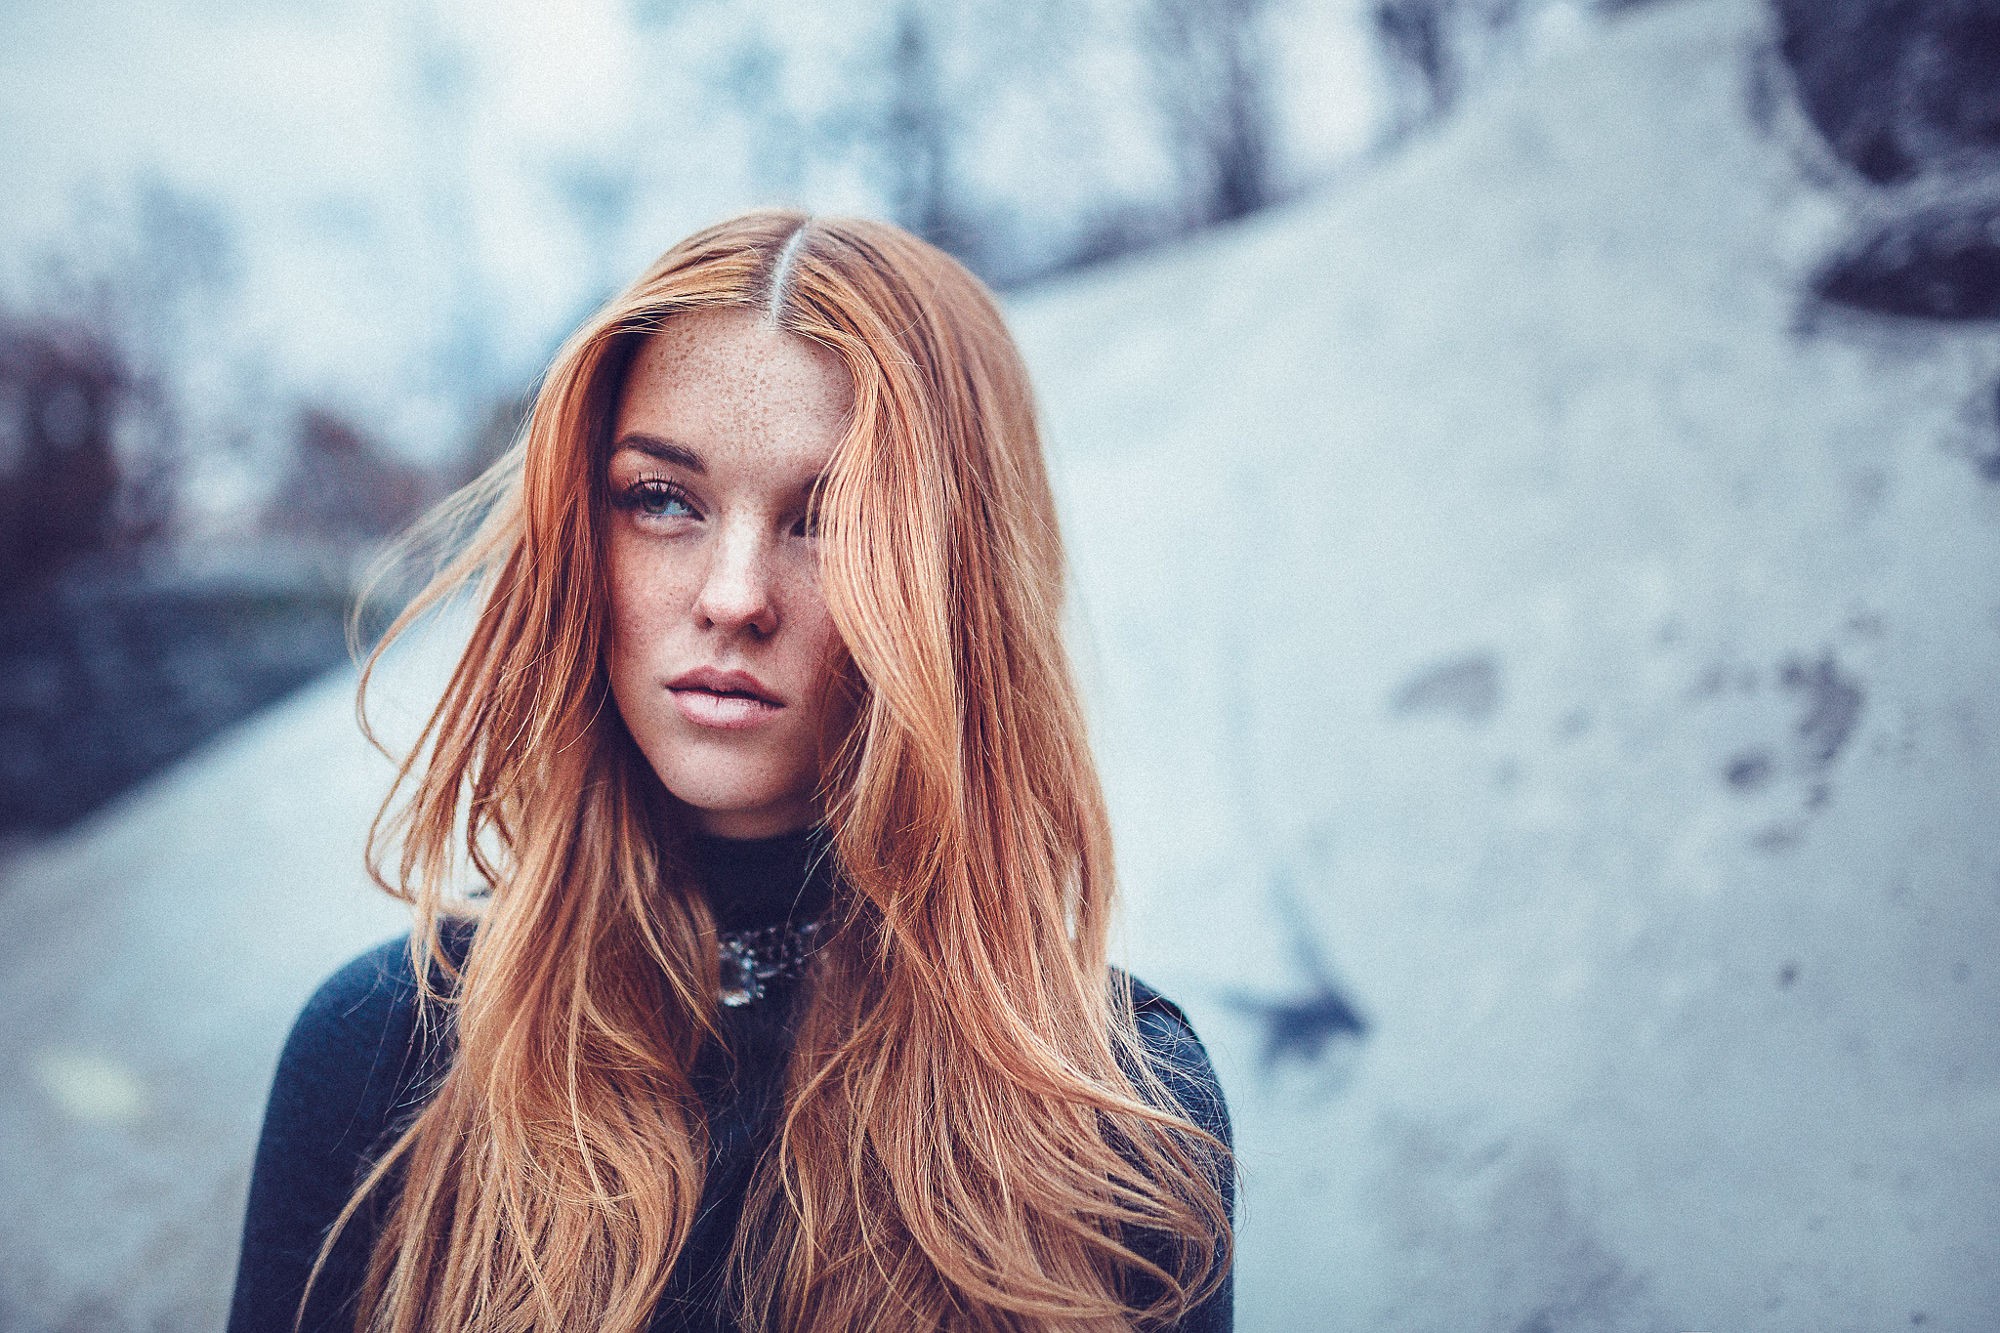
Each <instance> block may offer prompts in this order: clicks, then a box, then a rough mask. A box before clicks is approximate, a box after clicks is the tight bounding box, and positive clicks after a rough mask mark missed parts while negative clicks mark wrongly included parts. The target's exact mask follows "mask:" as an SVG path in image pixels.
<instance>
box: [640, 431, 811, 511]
mask: <svg viewBox="0 0 2000 1333" xmlns="http://www.w3.org/2000/svg"><path fill="white" fill-rule="evenodd" d="M620 449H636V450H638V451H639V452H640V453H642V454H645V455H647V456H648V457H650V458H657V459H659V460H660V461H661V462H663V463H676V464H679V465H680V466H681V467H684V468H686V469H687V470H688V471H690V472H693V473H695V474H696V475H698V476H703V477H705V476H707V475H708V466H707V464H705V463H703V462H702V461H701V455H700V454H698V453H696V452H695V451H694V450H692V449H690V448H688V447H687V446H686V445H684V444H677V443H675V442H674V441H672V440H667V439H662V438H661V437H660V436H658V435H648V434H646V432H644V431H639V430H634V431H627V432H625V434H623V435H621V436H619V437H618V438H617V439H616V440H615V441H613V442H612V445H611V452H612V453H614V454H615V453H617V452H618V451H619V450H620ZM826 479H827V474H826V473H825V472H817V473H814V474H813V476H812V478H811V479H810V480H809V481H807V482H806V484H805V485H804V486H801V487H800V488H799V489H800V490H801V491H802V492H803V493H805V494H807V495H812V496H817V495H818V494H819V493H820V492H821V491H822V490H824V489H825V488H826Z"/></svg>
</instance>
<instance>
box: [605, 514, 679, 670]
mask: <svg viewBox="0 0 2000 1333" xmlns="http://www.w3.org/2000/svg"><path fill="white" fill-rule="evenodd" d="M676 575H677V572H676V571H675V570H674V569H673V568H671V567H670V566H668V565H666V564H665V562H660V561H647V560H644V559H641V558H638V555H637V553H636V552H633V551H632V550H630V549H629V548H627V549H625V550H620V549H619V546H618V544H615V543H614V545H613V548H612V556H611V589H610V593H611V606H610V612H611V614H610V626H609V628H610V633H611V643H610V645H609V648H610V658H611V663H612V672H613V675H614V677H616V678H619V679H624V680H628V681H629V680H631V678H632V677H633V676H635V675H637V674H640V673H644V672H646V671H648V670H660V669H664V668H666V667H667V666H669V665H671V663H670V662H669V661H668V660H667V659H668V657H669V655H670V654H669V648H670V644H671V640H672V638H673V634H674V631H675V629H676V627H677V626H678V625H679V624H680V623H681V622H682V620H684V619H685V608H686V606H687V605H688V603H689V601H690V600H691V596H690V594H689V593H688V591H687V590H686V589H685V588H683V587H682V586H681V584H682V583H683V582H684V581H685V580H682V579H680V578H678V577H677V576H676Z"/></svg>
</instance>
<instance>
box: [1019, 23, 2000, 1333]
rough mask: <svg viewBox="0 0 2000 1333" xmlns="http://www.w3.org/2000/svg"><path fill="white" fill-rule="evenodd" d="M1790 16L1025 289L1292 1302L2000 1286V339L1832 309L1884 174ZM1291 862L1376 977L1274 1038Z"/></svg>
mask: <svg viewBox="0 0 2000 1333" xmlns="http://www.w3.org/2000/svg"><path fill="white" fill-rule="evenodd" d="M1761 25H1762V14H1761V11H1760V10H1759V8H1758V7H1756V6H1753V5H1750V4H1747V3H1717V4H1703V5H1693V6H1666V7H1662V8H1661V9H1659V10H1658V11H1649V12H1645V13H1642V14H1640V15H1637V16H1634V17H1632V18H1630V19H1628V20H1626V21H1625V22H1624V23H1622V24H1620V25H1617V26H1615V27H1614V28H1613V29H1612V31H1611V32H1610V34H1609V35H1608V38H1607V39H1606V40H1605V41H1603V42H1602V43H1600V44H1598V45H1597V46H1596V47H1594V48H1593V49H1588V50H1584V51H1580V52H1576V53H1574V54H1573V55H1572V56H1571V57H1570V58H1568V59H1566V60H1564V61H1562V62H1560V63H1558V64H1554V65H1551V66H1549V67H1547V68H1545V69H1543V70H1542V71H1540V72H1539V74H1538V76H1537V77H1536V78H1535V79H1533V80H1532V81H1531V82H1530V83H1529V84H1528V85H1527V86H1525V87H1523V88H1520V89H1518V90H1516V91H1514V92H1512V93H1509V94H1506V95H1503V96H1501V97H1499V98H1497V99H1495V100H1492V101H1489V102H1487V103H1485V104H1483V105H1481V106H1478V107H1476V108H1473V109H1472V110H1470V111H1469V112H1468V113H1467V114H1466V115H1465V116H1464V117H1463V118H1462V119H1461V120H1459V121H1458V122H1456V123H1455V124H1454V125H1452V126H1451V127H1449V128H1448V129H1447V131H1446V132H1444V133H1443V134H1442V135H1440V136H1439V137H1438V138H1437V139H1435V140H1433V141H1431V142H1428V143H1425V144H1423V145H1421V146H1420V147H1418V148H1417V149H1415V150H1414V151H1412V152H1410V153H1409V154H1408V155H1407V156H1406V157H1404V158H1403V159H1401V160H1399V161H1397V162H1395V163H1393V164H1391V165H1390V166H1389V167H1388V168H1387V169H1386V171H1385V172H1384V173H1383V174H1382V175H1381V176H1379V177H1378V178H1377V179H1375V180H1374V181H1372V182H1370V183H1368V184H1366V185H1364V186H1363V187H1361V188H1360V189H1359V190H1358V191H1357V192H1355V193H1354V194H1353V195H1351V196H1349V197H1347V198H1346V199H1345V200H1343V201H1341V202H1338V203H1337V204H1335V205H1334V206H1331V207H1325V208H1319V209H1312V210H1304V211H1299V212H1295V213H1292V214H1289V215H1285V216H1281V217H1278V218H1274V219H1271V220H1269V221H1267V222H1264V223H1262V224H1259V225H1257V226H1254V227H1252V228H1249V229H1246V230H1244V231H1242V232H1240V233H1238V234H1236V235H1234V236H1231V237H1228V238H1226V239H1218V240H1216V241H1214V242H1212V243H1211V244H1209V245H1207V246H1205V247H1204V248H1202V249H1201V250H1199V251H1196V252H1192V253H1189V254H1187V255H1186V256H1184V257H1182V258H1181V259H1180V260H1178V261H1177V262H1173V263H1168V264H1160V265H1148V266H1144V267H1134V268H1131V269H1128V270H1126V271H1123V272H1119V273H1115V274H1111V275H1108V276H1105V277H1103V278H1100V279H1097V280H1094V281H1092V282H1090V283H1088V284H1086V285H1081V286H1078V287H1076V288H1073V289H1071V290H1067V291H1064V292H1061V293H1054V294H1051V296H1050V297H1049V298H1048V299H1046V300H1043V301H1040V302H1037V303H1035V304H1033V305H1032V306H1031V307H1030V308H1028V309H1026V310H1024V311H1022V320H1021V326H1022V331H1023V334H1024V337H1025V338H1026V341H1027V343H1028V345H1029V347H1030V349H1031V352H1032V356H1033V360H1034V361H1035V364H1036V366H1037V369H1038V371H1039V372H1040V375H1041V385H1042V388H1043V391H1044V394H1045V398H1046V402H1047V409H1048V415H1049V418H1050V421H1051V428H1052V432H1053V437H1054V447H1055V449H1056V450H1057V454H1058V458H1059V463H1060V470H1061V473H1062V485H1063V491H1064V494H1065V497H1066V502H1067V505H1068V510H1069V525H1070V532H1071V534H1072V540H1073V543H1074V548H1075V549H1074V562H1075V565H1076V568H1077V572H1078V576H1079V581H1080V583H1081V585H1082V590H1083V601H1084V606H1083V608H1082V612H1083V614H1082V619H1083V621H1084V622H1085V623H1086V624H1087V625H1088V627H1089V629H1090V631H1091V633H1092V634H1093V635H1094V640H1095V645H1096V656H1095V662H1094V665H1093V667H1092V676H1093V681H1094V684H1095V689H1096V699H1097V717H1098V729H1099V740H1100V745H1101V748H1102V752H1103V756H1104V762H1105V768H1106V774H1107V781H1108V783H1109V785H1110V787H1111V792H1112V797H1113V801H1114V806H1115V812H1116V816H1117V820H1118V826H1119V831H1120V839H1121V841H1120V846H1121V852H1122V857H1123V860H1122V869H1123V871H1124V874H1125V877H1126V883H1127V886H1128V889H1129V890H1130V891H1131V896H1132V898H1133V901H1134V910H1133V912H1132V914H1131V915H1132V926H1131V931H1130V936H1131V949H1132V955H1133V958H1134V960H1135V963H1136V965H1137V966H1138V968H1139V969H1140V971H1141V972H1142V973H1144V974H1146V975H1149V976H1151V977H1152V979H1153V980H1155V982H1156V983H1157V984H1160V985H1162V986H1164V987H1165V988H1167V989H1168V990H1169V991H1170V992H1172V993H1176V994H1180V995H1182V996H1183V997H1184V998H1185V999H1186V1000H1187V1002H1188V1003H1189V1005H1190V1007H1191V1008H1192V1009H1193V1011H1194V1013H1195V1017H1196V1019H1197V1023H1198V1025H1199V1026H1201V1027H1202V1028H1203V1030H1204V1031H1205V1032H1207V1033H1208V1034H1209V1036H1210V1041H1211V1044H1212V1045H1215V1046H1217V1047H1220V1048H1221V1055H1222V1058H1224V1059H1225V1060H1226V1062H1227V1067H1226V1069H1225V1074H1226V1076H1227V1077H1228V1080H1229V1086H1230V1089H1231V1092H1232V1094H1233V1097H1234V1102H1235V1109H1236V1112H1237V1116H1238V1119H1239V1122H1240V1132H1241V1138H1242V1148H1243V1154H1244V1158H1245V1164H1246V1169H1247V1172H1248V1191H1247V1193H1248V1209H1247V1217H1246V1222H1245V1231H1244V1256H1243V1263H1244V1268H1243V1281H1242V1287H1241V1292H1242V1295H1241V1304H1242V1310H1243V1315H1244V1318H1245V1322H1246V1325H1247V1326H1248V1327H1251V1328H1256V1329H1279V1328H1337V1329H1403V1328H1407V1329H1451V1330H1473V1329H1494V1330H1519V1331H1520V1333H1527V1331H1528V1330H1556V1329H1572V1328H1574V1329H1627V1328H1629V1329H1655V1328H1658V1329H1730V1330H1744V1329H1771V1330H1778V1329H1807V1328H1810V1329H1815V1330H1819V1329H1843V1328H1856V1329H1860V1328H1869V1329H1882V1328H1889V1327H1906V1326H1909V1325H1911V1324H1921V1325H1923V1326H1925V1327H1927V1328H1933V1329H1935V1328H1951V1329H1967V1330H1970V1329H1980V1328H1990V1327H1991V1326H1992V1325H1991V1322H1990V1321H1991V1318H1992V1312H1993V1311H1994V1310H1996V1309H2000V1276H1996V1274H2000V1263H1996V1260H2000V1240H1997V1239H1996V1237H2000V1048H1996V1045H1995V1043H1994V1041H1993V1040H1992V1032H1993V1030H1994V1020H1995V1019H1996V1018H2000V973H1996V963H1995V957H1996V949H1995V945H1996V944H2000V841H1996V839H1995V837H1994V836H1993V833H1992V828H1993V824H1992V820H1991V815H1990V809H1991V793H1992V792H1993V791H1994V790H1995V788H1996V785H2000V752H1996V749H1995V746H1996V744H2000V705H1996V703H1995V699H1994V692H1993V689H1992V684H1993V681H1994V680H1995V678H1996V671H2000V526H1996V520H2000V487H1996V486H1994V485H1993V484H1992V483H1991V482H1987V481H1982V480H1981V478H1980V475H1979V472H1978V470H1977V469H1976V468H1975V466H1974V465H1973V463H1972V462H1971V461H1970V459H1969V458H1968V457H1967V456H1966V454H1967V453H1968V451H1969V450H1970V449H1972V448H1973V447H1975V441H1976V440H1978V439H1981V438H1990V436H1991V434H1992V432H1993V431H1994V430H1995V426H1996V423H1995V421H1994V419H1993V412H1994V383H1995V379H1996V376H2000V338H1996V336H1995V334H1994V331H1993V330H1992V329H1991V327H1990V326H1988V327H1985V328H1980V329H1975V330H1973V331H1971V332H1963V331H1961V332H1956V333H1954V332H1950V331H1947V330H1944V329H1942V328H1933V329H1925V328H1916V329H1913V330H1906V331H1896V330H1889V329H1885V328H1880V327H1873V328H1870V327H1860V326H1854V325H1845V326H1843V325H1841V324H1840V323H1839V322H1838V321H1822V322H1821V324H1820V332H1818V333H1816V334H1811V335H1807V334H1802V333H1799V332H1796V331H1795V326H1796V325H1798V324H1799V323H1800V321H1799V319H1798V314H1799V311H1800V307H1801V302H1802V299H1803V297H1802V290H1803V279H1804V277H1805V275H1806V274H1807V273H1808V272H1809V271H1810V269H1811V267H1812V266H1813V265H1814V263H1816V262H1817V260H1818V258H1819V257H1820V255H1821V254H1822V253H1824V251H1825V250H1826V248H1827V247H1828V246H1829V245H1830V244H1831V243H1832V241H1833V240H1834V239H1835V238H1836V237H1837V236H1838V234H1839V231H1840V227H1841V223H1842V205H1841V203H1840V201H1839V200H1838V199H1837V198H1836V197H1835V196H1833V195H1831V194H1828V193H1826V192H1825V191H1824V189H1823V188H1822V187H1816V186H1813V185H1811V184H1809V183H1808V180H1807V176H1808V167H1810V166H1811V164H1812V155H1811V153H1810V151H1809V150H1808V148H1807V147H1806V145H1804V144H1803V143H1801V142H1799V141H1797V140H1795V139H1792V138H1790V137H1788V124H1787V120H1786V118H1785V116H1784V115H1783V114H1782V108H1780V114H1778V115H1777V116H1776V117H1775V118H1774V120H1773V122H1772V124H1773V128H1772V129H1771V130H1769V131H1760V130H1759V129H1758V128H1757V127H1756V124H1755V122H1754V120H1753V117H1752V113H1751V109H1750V108H1751V106H1752V105H1753V102H1754V100H1755V99H1754V98H1753V96H1752V82H1753V72H1754V63H1755V62H1754V57H1755V54H1756V50H1757V48H1758V46H1759V44H1760V42H1761V41H1762V39H1763V31H1762V26H1761ZM1989 447H1990V446H1989ZM1732 775H1733V776H1732ZM1287 894H1289V895H1290V897H1289V898H1287V897H1286V895H1287ZM1286 901H1295V902H1298V903H1299V904H1300V905H1301V907H1302V910H1303V914H1304V915H1305V916H1306V917H1308V918H1309V920H1310V923H1311V932H1312V935H1313V937H1314V938H1315V939H1316V941H1317V946H1318V948H1319V949H1320V950H1322V951H1323V952H1324V953H1325V954H1326V955H1327V956H1328V957H1329V958H1330V960H1331V961H1330V966H1331V968H1332V969H1333V971H1334V973H1335V974H1336V980H1337V982H1338V984H1339V985H1340V987H1341V989H1342V993H1343V994H1344V996H1345V998H1346V999H1347V1000H1348V1001H1350V1002H1351V1003H1352V1004H1353V1005H1354V1006H1355V1007H1356V1008H1357V1009H1358V1010H1359V1011H1360V1012H1361V1014H1362V1016H1363V1017H1364V1018H1366V1019H1368V1020H1371V1021H1372V1030H1371V1032H1370V1034H1369V1036H1368V1037H1367V1039H1366V1040H1364V1041H1362V1042H1360V1043H1358V1044H1356V1043H1353V1042H1351V1041H1349V1042H1345V1043H1340V1042H1336V1043H1335V1044H1334V1045H1333V1046H1331V1047H1329V1049H1328V1051H1327V1052H1326V1058H1325V1059H1323V1060H1320V1061H1317V1062H1315V1061H1310V1060H1281V1061H1280V1062H1279V1064H1278V1067H1277V1069H1276V1071H1275V1073H1274V1075H1273V1076H1272V1077H1269V1078H1266V1077H1265V1076H1264V1075H1263V1073H1262V1072H1260V1069H1259V1067H1258V1062H1259V1060H1260V1059H1261V1055H1262V1049H1261V1048H1262V1045H1263V1043H1264V1042H1265V1040H1266V1038H1267V1035H1268V1032H1267V1025H1265V1024H1263V1023H1261V1022H1260V1021H1259V1020H1258V1019H1257V1017H1256V1015H1255V1013H1254V1011H1253V1010H1251V1009H1248V1008H1246V1007H1244V1006H1242V1005H1241V1004H1231V1003H1229V1002H1228V1001H1229V1000H1230V999H1231V993H1232V992H1233V991H1244V990H1248V991H1252V992H1255V993H1258V994H1261V995H1263V996H1265V997H1269V998H1273V999H1283V998H1285V997H1286V996H1287V995H1290V994H1302V993H1305V992H1306V991H1307V990H1308V978H1307V976H1306V975H1305V972H1304V971H1303V966H1302V964H1301V962H1300V961H1299V960H1298V957H1297V953H1298V951H1297V949H1296V948H1295V947H1294V945H1293V944H1292V942H1291V940H1290V935H1289V933H1288V931H1287V930H1286V925H1285V923H1286V916H1285V913H1284V911H1283V910H1282V909H1283V904H1284V903H1285V902H1286Z"/></svg>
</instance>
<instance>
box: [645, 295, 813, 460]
mask: <svg viewBox="0 0 2000 1333" xmlns="http://www.w3.org/2000/svg"><path fill="white" fill-rule="evenodd" d="M852 402H853V386H852V383H851V382H850V380H849V378H848V374H847V370H846V368H845V367H844V366H843V365H842V364H841V363H840V359H839V358H838V357H836V356H835V355H834V354H833V353H832V352H831V351H828V350H827V349H826V348H824V347H820V346H818V345H817V344H815V343H811V342H808V341H806V340H805V339H804V338H801V337H799V336H798V335H797V334H794V333H788V332H786V331H785V330H783V329H779V328H775V327H773V326H772V325H770V324H768V323H766V322H764V321H763V320H762V319H761V318H759V316H758V315H757V314H756V313H754V312H752V311H749V310H737V309H729V310H702V311H690V312H688V313H685V314H680V315H675V316H674V317H673V318H671V319H669V320H668V321H667V323H666V324H665V325H664V326H662V327H661V328H660V329H659V331H658V332H655V333H653V334H651V335H649V336H648V337H647V338H646V341H645V342H644V343H642V344H640V346H639V349H638V351H637V352H636V353H634V355H633V358H632V364H631V367H630V368H629V370H628V371H627V373H626V376H625V383H624V386H623V389H622V391H621V392H620V394H619V401H618V415H617V421H616V425H615V428H614V430H613V433H612V440H613V442H614V447H615V446H616V442H617V441H619V440H621V439H623V438H624V437H626V436H628V435H634V434H642V435H647V436H652V437H655V438H658V439H664V440H668V441H671V442H672V443H674V444H677V445H680V446H682V447H683V448H686V449H688V450H691V451H692V452H694V453H695V454H697V455H698V456H700V458H701V459H702V460H703V463H704V465H705V467H706V468H707V469H708V470H710V471H714V472H721V473H728V472H732V471H738V470H745V469H747V470H749V471H752V472H772V471H781V472H787V473H793V472H799V471H809V472H816V471H818V470H819V469H820V468H821V467H824V466H825V464H826V461H827V459H828V458H829V457H831V456H832V453H833V450H834V448H835V447H836V446H837V445H838V444H839V443H840V439H841V437H842V435H843V433H844V432H845V430H846V425H847V414H848V411H849V409H850V407H851V405H852Z"/></svg>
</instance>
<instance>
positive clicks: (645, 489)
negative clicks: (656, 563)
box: [611, 477, 819, 537]
mask: <svg viewBox="0 0 2000 1333" xmlns="http://www.w3.org/2000/svg"><path fill="white" fill-rule="evenodd" d="M648 500H657V501H659V502H660V503H661V504H663V505H664V504H668V503H672V504H678V505H681V506H683V507H684V508H686V509H687V510H688V514H686V515H678V514H664V513H655V512H653V511H651V510H648V509H647V508H646V507H645V506H646V502H647V501H648ZM611 503H612V505H613V506H614V507H616V508H618V509H623V510H627V511H630V512H632V513H635V514H637V515H639V516H640V517H642V518H680V517H689V516H692V517H695V518H699V517H701V510H700V509H698V508H696V507H695V503H694V497H693V496H691V495H689V494H688V493H687V491H686V490H685V489H683V488H682V487H681V486H679V485H677V484H676V483H674V482H671V481H668V480H667V479H666V478H665V477H640V478H639V479H638V480H636V481H634V482H632V483H631V484H629V485H627V486H626V487H625V488H624V489H623V490H621V491H619V492H618V494H617V495H615V496H613V497H612V500H611ZM795 526H796V527H797V528H798V529H799V531H798V535H799V536H802V537H810V536H815V535H817V534H818V531H819V523H818V520H817V517H816V516H815V514H814V513H813V512H812V511H811V510H808V511H807V512H806V513H804V514H802V515H800V517H799V519H798V522H797V524H796V525H795Z"/></svg>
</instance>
